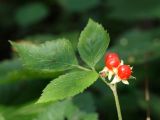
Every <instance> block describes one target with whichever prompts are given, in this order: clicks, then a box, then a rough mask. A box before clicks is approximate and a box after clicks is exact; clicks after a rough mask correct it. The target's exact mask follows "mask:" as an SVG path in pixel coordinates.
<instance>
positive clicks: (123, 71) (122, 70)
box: [118, 65, 132, 80]
mask: <svg viewBox="0 0 160 120" xmlns="http://www.w3.org/2000/svg"><path fill="white" fill-rule="evenodd" d="M131 73H132V70H131V68H130V67H129V66H128V65H121V66H119V67H118V76H119V78H120V79H123V80H127V79H129V77H130V76H131Z"/></svg>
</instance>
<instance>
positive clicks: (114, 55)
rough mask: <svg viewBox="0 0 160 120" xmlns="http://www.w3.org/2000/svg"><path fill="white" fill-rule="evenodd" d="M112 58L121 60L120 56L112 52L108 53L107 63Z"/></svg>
mask: <svg viewBox="0 0 160 120" xmlns="http://www.w3.org/2000/svg"><path fill="white" fill-rule="evenodd" d="M110 58H118V59H119V56H118V54H116V53H112V52H110V53H107V54H106V56H105V61H107V60H108V59H110Z"/></svg>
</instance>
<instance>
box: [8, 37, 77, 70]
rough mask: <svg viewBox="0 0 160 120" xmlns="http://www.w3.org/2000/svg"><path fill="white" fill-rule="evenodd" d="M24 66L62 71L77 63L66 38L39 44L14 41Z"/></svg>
mask: <svg viewBox="0 0 160 120" xmlns="http://www.w3.org/2000/svg"><path fill="white" fill-rule="evenodd" d="M11 44H12V45H13V46H14V47H15V48H16V50H17V52H18V53H19V55H20V57H21V58H22V61H23V63H24V65H25V66H26V67H28V68H29V69H34V70H43V71H63V70H67V69H71V68H72V65H75V64H77V59H76V57H75V54H74V51H73V48H72V45H71V43H70V42H69V41H68V40H66V39H58V40H54V41H49V42H45V43H44V44H40V45H33V44H26V43H14V42H11Z"/></svg>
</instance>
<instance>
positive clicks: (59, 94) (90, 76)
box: [38, 71, 98, 103]
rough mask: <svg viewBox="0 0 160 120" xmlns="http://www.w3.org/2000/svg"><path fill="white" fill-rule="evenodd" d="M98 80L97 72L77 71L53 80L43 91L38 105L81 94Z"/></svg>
mask: <svg viewBox="0 0 160 120" xmlns="http://www.w3.org/2000/svg"><path fill="white" fill-rule="evenodd" d="M97 78H98V74H97V73H96V72H95V71H76V72H72V73H67V74H65V75H62V76H60V77H59V78H57V79H55V80H53V81H52V82H51V83H50V84H48V86H47V87H46V88H45V89H44V90H43V94H42V96H41V97H40V99H39V100H38V103H43V102H50V101H53V102H54V101H57V100H62V99H64V98H68V97H71V96H74V95H76V94H78V93H81V92H83V91H84V89H86V88H87V87H89V86H90V85H91V84H93V83H94V82H95V81H96V80H97Z"/></svg>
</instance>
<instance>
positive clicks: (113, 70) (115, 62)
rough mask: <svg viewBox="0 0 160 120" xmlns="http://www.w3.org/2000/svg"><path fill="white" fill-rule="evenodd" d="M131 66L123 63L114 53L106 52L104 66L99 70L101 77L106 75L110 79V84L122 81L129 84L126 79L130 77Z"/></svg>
mask: <svg viewBox="0 0 160 120" xmlns="http://www.w3.org/2000/svg"><path fill="white" fill-rule="evenodd" d="M131 74H132V67H130V66H129V65H124V63H123V61H122V60H120V58H119V56H118V55H117V54H116V53H108V54H106V56H105V67H104V69H103V70H102V71H101V72H100V75H101V77H107V76H108V79H109V80H111V79H112V77H113V76H114V78H113V79H112V82H111V84H115V83H118V82H120V81H122V82H123V83H124V84H129V82H128V79H129V78H131V77H132V76H131Z"/></svg>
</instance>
